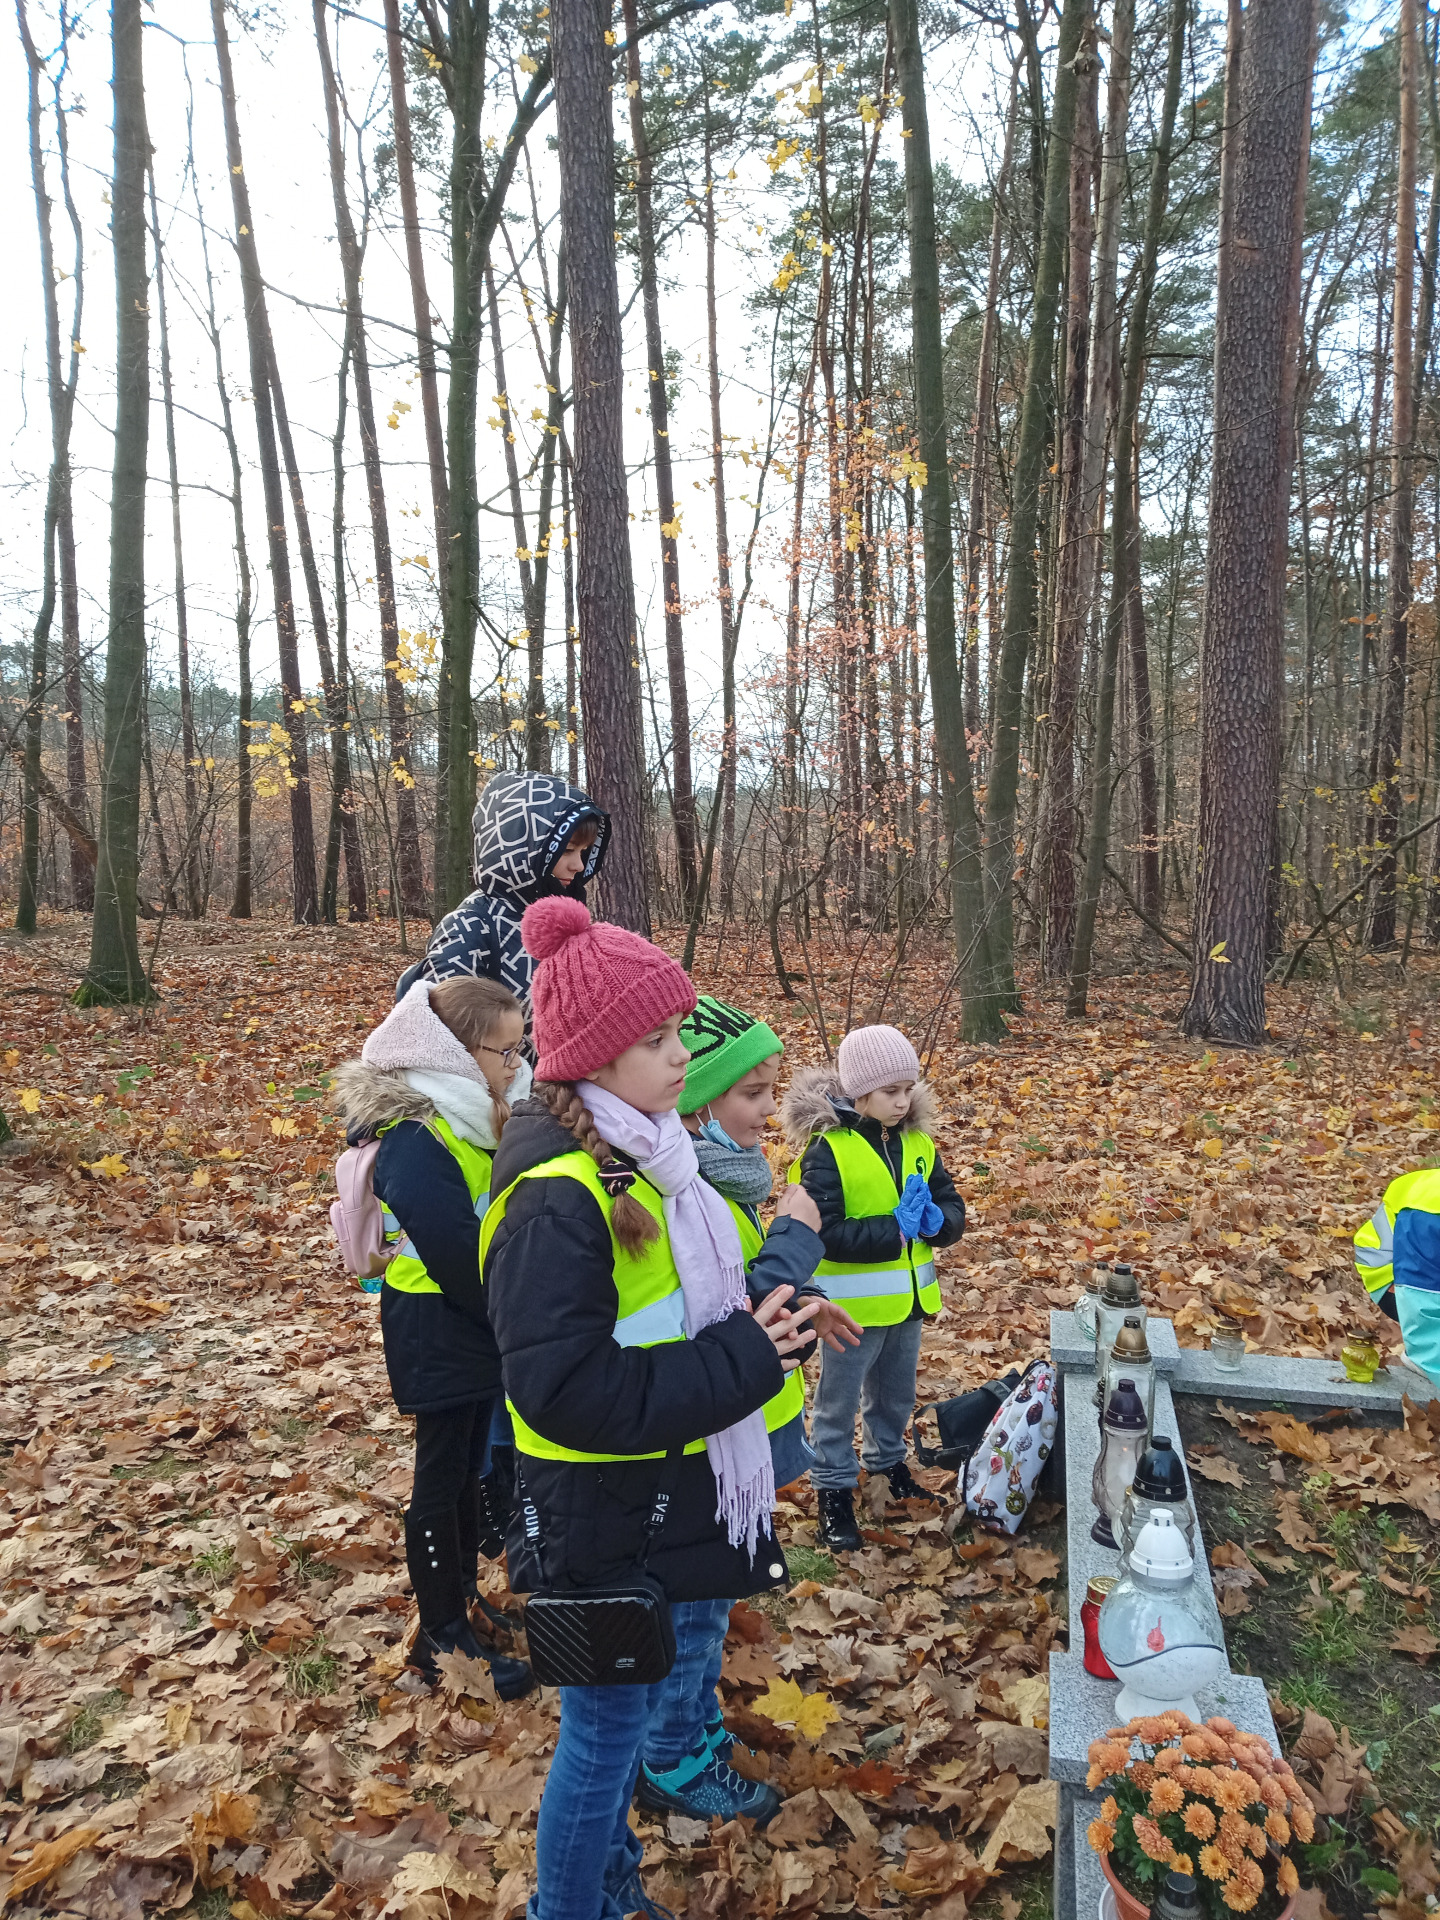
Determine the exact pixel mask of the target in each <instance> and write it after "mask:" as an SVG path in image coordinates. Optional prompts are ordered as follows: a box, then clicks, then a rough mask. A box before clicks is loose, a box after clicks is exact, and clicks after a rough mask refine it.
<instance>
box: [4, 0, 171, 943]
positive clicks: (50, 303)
mask: <svg viewBox="0 0 1440 1920" xmlns="http://www.w3.org/2000/svg"><path fill="white" fill-rule="evenodd" d="M15 13H16V19H17V22H18V25H19V28H20V38H21V41H22V42H23V44H24V48H25V61H26V67H27V70H28V86H29V92H28V121H29V134H30V186H31V191H32V193H33V195H34V198H35V225H36V232H37V235H38V238H39V243H40V287H41V297H42V300H43V302H44V307H45V376H46V386H47V390H48V394H49V401H50V475H49V480H48V483H47V485H46V490H45V514H44V522H43V532H42V536H41V538H42V587H41V594H40V607H39V610H38V612H37V614H36V617H35V626H34V631H33V636H32V648H31V656H30V693H29V699H28V701H27V703H26V708H25V752H24V760H23V783H22V796H21V803H20V819H21V829H20V833H21V852H20V888H19V894H20V898H19V904H18V907H17V910H16V914H15V925H16V928H17V930H18V931H19V932H21V933H34V931H35V925H36V909H37V907H38V904H39V893H40V887H39V878H40V775H41V767H40V750H41V745H42V729H43V726H44V717H45V695H46V692H47V688H48V681H49V645H50V629H51V626H52V624H53V622H54V618H55V597H56V576H57V567H56V559H57V550H58V548H59V544H60V538H61V524H62V520H63V522H64V525H65V534H66V537H67V538H68V540H69V560H70V571H71V577H72V581H73V574H74V557H75V548H74V533H73V527H72V526H71V523H70V511H69V510H70V421H71V417H72V414H73V412H74V405H75V383H76V379H77V369H78V365H79V361H78V355H77V351H76V344H75V343H77V342H78V340H79V332H80V321H79V285H80V283H79V281H78V280H77V282H76V317H75V323H74V328H73V331H72V334H71V341H72V344H71V348H70V369H69V376H68V378H67V377H66V375H65V373H64V372H63V371H62V367H61V355H60V303H59V300H58V298H57V296H56V284H57V282H56V274H55V249H54V241H53V237H52V234H51V229H50V196H49V193H48V191H47V189H46V184H45V154H44V148H43V146H42V144H41V124H40V112H41V109H40V76H41V74H42V73H43V72H44V71H45V63H44V61H43V60H42V59H41V58H40V56H39V54H38V53H37V51H36V49H35V43H34V41H33V39H32V38H31V35H30V23H29V20H28V18H27V16H26V11H25V0H16V6H15ZM55 116H56V120H57V122H59V123H60V125H61V127H62V129H63V124H64V113H63V109H62V107H61V105H60V100H59V94H58V90H57V93H56V99H55ZM62 139H63V132H62ZM67 199H68V186H67ZM77 256H78V249H77ZM142 270H143V255H142ZM62 618H63V616H62ZM78 621H79V609H78V604H77V607H76V625H77V632H76V642H77V653H78V640H79V633H78ZM77 666H78V659H77ZM82 772H83V761H82Z"/></svg>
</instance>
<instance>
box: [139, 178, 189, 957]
mask: <svg viewBox="0 0 1440 1920" xmlns="http://www.w3.org/2000/svg"><path fill="white" fill-rule="evenodd" d="M149 173H150V234H151V241H152V247H153V252H154V258H155V317H156V319H157V320H158V321H159V322H160V388H161V393H162V395H163V398H164V406H165V458H166V463H167V466H168V469H169V477H170V542H171V547H172V549H173V551H174V555H175V645H176V652H177V654H178V657H179V669H178V670H179V677H180V758H181V762H182V775H183V785H184V793H185V844H184V846H183V847H182V848H181V850H180V867H181V876H182V880H183V883H184V888H185V911H186V913H187V914H188V915H189V917H190V918H191V919H192V920H198V919H199V918H200V789H199V783H198V781H197V780H196V778H195V767H196V754H195V701H194V696H193V694H192V692H191V688H190V612H189V607H188V605H187V601H186V594H185V548H184V542H183V538H182V531H183V530H182V526H181V519H180V462H179V459H178V457H177V453H176V447H175V393H174V386H173V383H172V380H171V374H170V328H169V324H168V322H167V319H166V311H165V254H164V247H163V244H162V242H161V238H160V209H159V206H158V205H157V203H156V199H155V169H154V167H153V166H152V167H151V168H150V169H149ZM147 771H148V766H147ZM151 779H152V785H153V775H152V776H151ZM153 805H154V802H153V798H152V806H153ZM156 829H157V832H158V831H159V819H158V813H157V818H156ZM167 877H168V876H167Z"/></svg>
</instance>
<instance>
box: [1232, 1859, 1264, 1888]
mask: <svg viewBox="0 0 1440 1920" xmlns="http://www.w3.org/2000/svg"><path fill="white" fill-rule="evenodd" d="M1235 1878H1236V1879H1237V1880H1239V1881H1240V1882H1242V1884H1243V1885H1245V1886H1247V1887H1249V1889H1250V1891H1251V1892H1252V1893H1263V1892H1264V1891H1265V1875H1264V1874H1263V1873H1262V1872H1261V1870H1260V1865H1259V1862H1258V1861H1255V1860H1242V1861H1241V1862H1240V1864H1239V1866H1238V1867H1237V1868H1236V1869H1235Z"/></svg>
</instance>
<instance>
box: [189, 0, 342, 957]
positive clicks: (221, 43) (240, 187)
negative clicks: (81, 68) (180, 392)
mask: <svg viewBox="0 0 1440 1920" xmlns="http://www.w3.org/2000/svg"><path fill="white" fill-rule="evenodd" d="M210 20H211V25H212V28H213V30H214V35H215V54H216V59H217V62H218V64H219V69H220V95H221V101H222V103H223V106H224V114H225V154H226V159H227V161H228V163H229V167H230V198H231V202H232V205H233V209H234V216H235V246H236V251H237V253H238V254H239V257H240V279H241V285H242V288H243V290H244V299H245V334H246V340H247V343H248V346H249V350H250V390H251V399H252V402H253V406H254V412H255V434H256V440H257V443H258V448H259V455H260V478H261V484H262V487H263V490H264V496H265V520H266V533H267V536H268V542H269V549H270V579H271V586H272V589H273V592H274V597H275V631H276V642H277V650H278V652H279V655H280V700H281V706H282V708H283V713H282V724H283V726H284V728H285V731H286V734H287V736H288V760H289V765H288V767H286V768H285V770H284V773H285V784H286V785H287V787H288V788H289V791H290V856H291V901H292V908H293V912H294V917H295V920H296V923H297V924H312V923H313V922H314V921H315V920H317V919H318V918H319V899H318V896H317V893H316V888H315V821H314V815H313V812H312V809H311V801H310V755H309V750H308V747H307V744H306V718H307V710H306V707H305V699H304V688H303V685H302V682H301V677H300V648H299V641H298V638H297V635H296V632H295V601H294V595H293V592H292V589H291V584H290V548H289V543H288V541H287V539H286V533H285V495H284V490H283V487H282V485H281V479H280V461H279V456H278V453H277V450H276V445H275V417H274V413H273V411H272V408H271V368H272V364H273V354H272V351H271V342H270V320H269V315H268V312H267V310H266V305H265V283H264V280H263V279H262V277H261V273H260V254H259V250H258V248H257V246H256V242H255V231H254V216H253V214H252V212H251V210H250V190H249V188H248V187H247V186H246V184H245V167H244V157H243V155H242V153H241V148H240V120H239V114H238V111H237V108H236V102H235V76H234V73H233V71H232V69H231V64H230V39H229V35H228V33H227V32H226V27H225V0H210Z"/></svg>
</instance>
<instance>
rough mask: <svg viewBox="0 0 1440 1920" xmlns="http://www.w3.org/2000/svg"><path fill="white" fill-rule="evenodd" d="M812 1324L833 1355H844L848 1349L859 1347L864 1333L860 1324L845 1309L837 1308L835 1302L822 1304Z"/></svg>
mask: <svg viewBox="0 0 1440 1920" xmlns="http://www.w3.org/2000/svg"><path fill="white" fill-rule="evenodd" d="M810 1324H811V1326H813V1327H814V1329H815V1331H816V1333H817V1334H818V1335H819V1336H820V1338H821V1339H822V1340H823V1341H824V1342H825V1344H826V1346H827V1347H829V1348H830V1350H831V1352H832V1353H843V1352H844V1351H845V1349H846V1347H858V1346H859V1344H860V1335H861V1334H862V1333H863V1331H864V1329H863V1327H862V1326H861V1325H860V1322H859V1321H858V1320H852V1319H851V1317H850V1315H849V1314H848V1313H847V1312H846V1311H845V1309H844V1308H843V1307H841V1306H837V1305H836V1304H835V1302H834V1301H833V1300H822V1301H821V1302H820V1306H819V1309H818V1310H817V1312H816V1315H815V1318H814V1319H813V1320H812V1321H811V1323H810Z"/></svg>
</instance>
